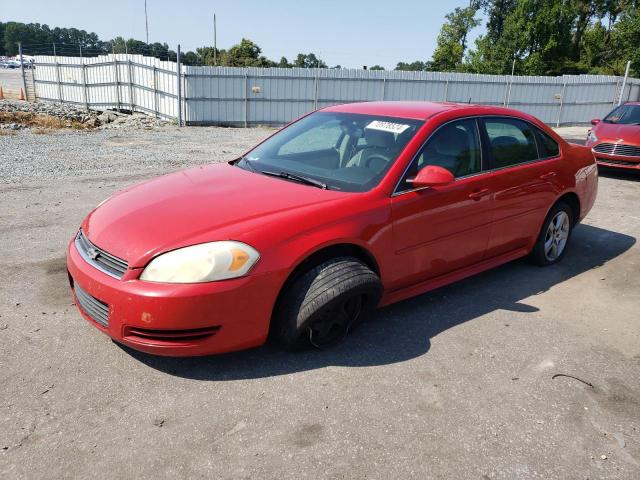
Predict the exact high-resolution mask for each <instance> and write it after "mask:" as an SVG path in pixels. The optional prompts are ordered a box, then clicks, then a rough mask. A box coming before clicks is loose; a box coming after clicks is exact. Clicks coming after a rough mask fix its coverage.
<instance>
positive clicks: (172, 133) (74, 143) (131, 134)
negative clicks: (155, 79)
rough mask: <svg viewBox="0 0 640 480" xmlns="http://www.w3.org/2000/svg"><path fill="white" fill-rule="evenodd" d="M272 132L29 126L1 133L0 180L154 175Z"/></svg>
mask: <svg viewBox="0 0 640 480" xmlns="http://www.w3.org/2000/svg"><path fill="white" fill-rule="evenodd" d="M272 132H273V130H272V129H268V128H248V129H236V128H218V127H202V128H178V127H174V126H164V127H158V128H154V129H152V130H145V129H127V130H126V132H124V131H123V132H122V133H121V132H120V131H117V132H116V131H113V130H97V131H69V130H59V131H53V132H49V133H47V134H45V135H37V134H34V133H33V132H32V131H29V130H21V131H18V132H15V135H7V136H2V137H0V178H2V182H4V183H19V182H23V181H25V180H39V179H42V180H51V179H64V178H69V177H85V176H94V177H95V176H98V177H100V176H107V175H117V176H126V175H130V174H131V173H134V172H135V173H137V174H142V175H144V174H148V175H154V174H157V173H159V172H164V171H167V170H174V169H177V168H181V167H188V166H193V165H200V164H203V163H208V162H221V161H225V160H231V159H233V158H237V156H238V155H239V154H241V153H243V152H244V151H245V150H246V149H247V148H248V147H249V146H251V145H254V144H255V143H257V142H258V141H260V140H262V139H263V138H264V137H266V136H268V135H270V134H271V133H272Z"/></svg>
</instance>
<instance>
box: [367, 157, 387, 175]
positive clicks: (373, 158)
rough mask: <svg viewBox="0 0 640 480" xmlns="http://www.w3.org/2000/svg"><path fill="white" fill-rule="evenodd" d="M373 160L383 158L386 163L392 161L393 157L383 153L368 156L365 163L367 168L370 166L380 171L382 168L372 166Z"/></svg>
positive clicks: (377, 171)
mask: <svg viewBox="0 0 640 480" xmlns="http://www.w3.org/2000/svg"><path fill="white" fill-rule="evenodd" d="M372 160H382V161H383V162H384V163H385V164H387V163H389V162H390V161H391V159H390V158H389V157H386V156H384V155H382V154H381V153H374V154H373V155H370V156H369V157H367V159H366V160H365V164H364V165H363V166H364V167H365V168H368V169H370V170H374V171H375V172H376V173H380V171H381V170H382V169H380V170H376V169H374V168H371V161H372ZM382 168H384V167H382Z"/></svg>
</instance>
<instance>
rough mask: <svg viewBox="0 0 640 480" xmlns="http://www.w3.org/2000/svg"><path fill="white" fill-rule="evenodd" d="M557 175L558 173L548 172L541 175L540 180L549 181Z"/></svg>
mask: <svg viewBox="0 0 640 480" xmlns="http://www.w3.org/2000/svg"><path fill="white" fill-rule="evenodd" d="M556 175H557V173H556V172H547V173H543V174H542V175H540V180H549V179H550V178H553V177H555V176H556Z"/></svg>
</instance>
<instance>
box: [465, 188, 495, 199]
mask: <svg viewBox="0 0 640 480" xmlns="http://www.w3.org/2000/svg"><path fill="white" fill-rule="evenodd" d="M490 193H491V192H490V191H489V189H488V188H483V189H482V190H478V191H476V192H471V193H470V194H469V198H470V199H471V200H475V201H476V202H477V201H478V200H480V199H481V198H482V197H485V196H487V195H489V194H490Z"/></svg>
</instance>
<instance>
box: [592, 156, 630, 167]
mask: <svg viewBox="0 0 640 480" xmlns="http://www.w3.org/2000/svg"><path fill="white" fill-rule="evenodd" d="M596 160H598V163H605V164H608V165H622V166H625V167H639V168H640V162H625V161H624V160H611V159H610V158H600V157H596Z"/></svg>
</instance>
